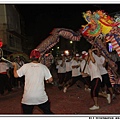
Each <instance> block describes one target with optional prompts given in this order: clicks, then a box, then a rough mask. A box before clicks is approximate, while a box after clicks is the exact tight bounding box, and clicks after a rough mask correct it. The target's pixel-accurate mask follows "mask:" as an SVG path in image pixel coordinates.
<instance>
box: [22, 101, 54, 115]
mask: <svg viewBox="0 0 120 120" xmlns="http://www.w3.org/2000/svg"><path fill="white" fill-rule="evenodd" d="M34 106H35V105H26V104H22V109H23V114H32V113H33V109H34ZM37 106H38V107H39V108H40V109H41V110H42V111H43V113H44V114H53V113H52V111H51V110H50V102H49V101H47V102H45V103H43V104H39V105H37Z"/></svg>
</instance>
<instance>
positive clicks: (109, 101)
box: [107, 94, 111, 104]
mask: <svg viewBox="0 0 120 120" xmlns="http://www.w3.org/2000/svg"><path fill="white" fill-rule="evenodd" d="M107 101H108V104H110V103H111V96H110V94H107Z"/></svg>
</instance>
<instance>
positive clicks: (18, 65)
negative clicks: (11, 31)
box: [0, 48, 115, 114]
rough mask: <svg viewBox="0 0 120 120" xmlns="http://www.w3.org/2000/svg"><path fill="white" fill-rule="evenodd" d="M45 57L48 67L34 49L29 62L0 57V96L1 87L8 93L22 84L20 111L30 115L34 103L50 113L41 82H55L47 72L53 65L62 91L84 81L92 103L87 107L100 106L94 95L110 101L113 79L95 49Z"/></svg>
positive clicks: (113, 94)
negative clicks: (0, 58)
mask: <svg viewBox="0 0 120 120" xmlns="http://www.w3.org/2000/svg"><path fill="white" fill-rule="evenodd" d="M48 56H50V57H49V59H48V60H49V61H50V62H48V61H47V63H50V64H47V65H48V66H47V65H44V64H45V60H46V59H45V58H44V59H41V55H40V53H39V51H38V50H36V49H35V50H33V51H31V54H30V60H31V62H29V63H24V61H22V60H21V59H20V56H18V57H17V58H16V60H15V61H14V59H13V56H11V57H10V60H11V62H12V64H10V63H7V62H5V61H2V60H1V61H0V93H1V95H4V92H5V90H7V91H8V93H9V92H11V91H12V90H13V89H15V88H17V89H18V88H21V87H22V88H24V89H23V90H24V93H23V98H22V101H21V104H22V109H23V113H24V114H32V112H33V108H34V106H35V105H37V106H38V107H39V108H40V109H42V110H43V113H45V114H53V112H52V111H51V110H50V102H49V100H48V96H47V93H46V92H45V84H46V83H52V84H54V83H55V82H56V80H53V77H52V74H51V72H52V69H53V68H54V69H55V70H56V71H57V76H58V81H57V87H58V89H59V90H62V91H63V93H66V92H69V88H70V87H72V86H73V85H76V86H77V87H80V88H81V84H78V82H77V81H80V82H79V83H83V84H84V89H85V91H88V92H90V93H91V98H92V99H93V106H92V107H91V108H89V109H90V110H97V109H99V108H100V107H99V105H98V96H103V97H105V98H106V100H107V101H108V103H109V104H110V103H111V101H112V99H113V98H114V97H115V93H114V86H113V84H112V83H111V79H112V80H115V79H114V76H113V74H112V71H111V70H110V68H109V66H108V64H107V62H108V61H107V59H105V57H104V56H103V55H102V54H101V52H100V51H99V50H98V49H97V48H94V49H89V50H88V51H82V52H81V53H75V54H74V55H71V54H70V53H69V52H68V53H67V54H66V53H62V54H61V55H60V56H59V57H57V58H56V59H54V57H53V56H52V57H51V54H47V55H45V57H48ZM43 62H44V63H43ZM52 65H55V67H51V66H52ZM51 68H52V69H51ZM111 76H112V78H111ZM45 81H46V82H45ZM39 86H41V87H39ZM35 93H36V94H35Z"/></svg>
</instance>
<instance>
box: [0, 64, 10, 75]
mask: <svg viewBox="0 0 120 120" xmlns="http://www.w3.org/2000/svg"><path fill="white" fill-rule="evenodd" d="M8 69H9V67H8V64H7V63H5V62H0V73H3V72H7V70H8Z"/></svg>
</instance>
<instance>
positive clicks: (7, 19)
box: [0, 4, 23, 55]
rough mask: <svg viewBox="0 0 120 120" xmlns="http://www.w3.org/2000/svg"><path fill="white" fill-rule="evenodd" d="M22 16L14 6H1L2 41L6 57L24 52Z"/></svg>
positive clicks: (0, 31) (0, 36) (0, 28)
mask: <svg viewBox="0 0 120 120" xmlns="http://www.w3.org/2000/svg"><path fill="white" fill-rule="evenodd" d="M22 38H23V36H22V35H21V28H20V15H19V13H18V11H17V10H16V8H15V7H14V5H5V4H1V5H0V40H1V41H2V42H3V47H2V49H3V51H4V54H5V55H8V54H11V53H14V52H23V51H22Z"/></svg>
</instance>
